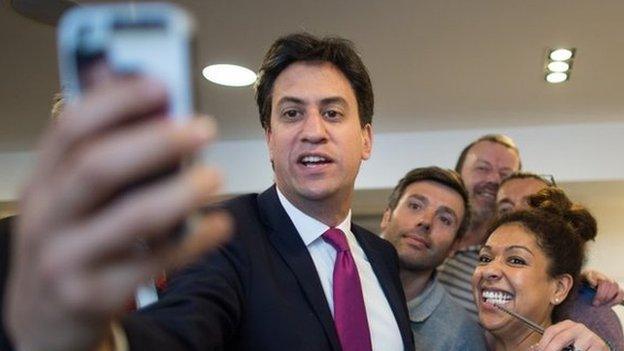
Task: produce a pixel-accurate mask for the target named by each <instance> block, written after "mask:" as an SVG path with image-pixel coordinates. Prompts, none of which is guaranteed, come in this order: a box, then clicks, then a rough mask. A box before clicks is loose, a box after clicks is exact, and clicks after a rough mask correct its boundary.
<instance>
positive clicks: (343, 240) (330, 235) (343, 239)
mask: <svg viewBox="0 0 624 351" xmlns="http://www.w3.org/2000/svg"><path fill="white" fill-rule="evenodd" d="M323 240H325V241H326V242H328V243H329V244H330V245H331V246H333V247H334V249H336V251H338V252H343V251H349V244H348V243H347V236H346V235H345V234H344V233H343V232H342V230H340V229H338V228H329V229H327V231H326V232H325V233H323Z"/></svg>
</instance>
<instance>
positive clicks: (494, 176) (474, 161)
mask: <svg viewBox="0 0 624 351" xmlns="http://www.w3.org/2000/svg"><path fill="white" fill-rule="evenodd" d="M519 167H520V159H519V158H518V155H517V154H516V153H515V151H514V150H512V149H509V148H507V147H505V146H503V145H501V144H498V143H493V142H491V141H481V142H478V143H476V144H475V145H473V146H472V148H470V150H469V151H468V153H467V154H466V159H465V160H464V164H463V166H462V169H461V176H462V178H463V180H464V183H465V184H466V189H468V194H469V195H470V201H471V204H472V208H473V211H474V212H475V217H476V218H477V219H481V220H487V219H489V218H491V217H492V216H493V215H494V213H495V209H496V193H497V191H498V186H499V185H500V182H501V180H502V179H503V178H505V177H507V176H508V175H510V174H511V173H513V172H515V171H517V170H518V169H519Z"/></svg>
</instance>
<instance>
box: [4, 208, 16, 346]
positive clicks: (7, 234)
mask: <svg viewBox="0 0 624 351" xmlns="http://www.w3.org/2000/svg"><path fill="white" fill-rule="evenodd" d="M14 218H15V217H5V218H2V219H0V316H3V315H4V291H5V288H6V281H7V277H8V275H9V252H10V251H9V248H10V240H11V226H12V224H13V219H14ZM0 350H11V346H10V343H9V338H8V337H7V334H6V329H5V326H4V318H0Z"/></svg>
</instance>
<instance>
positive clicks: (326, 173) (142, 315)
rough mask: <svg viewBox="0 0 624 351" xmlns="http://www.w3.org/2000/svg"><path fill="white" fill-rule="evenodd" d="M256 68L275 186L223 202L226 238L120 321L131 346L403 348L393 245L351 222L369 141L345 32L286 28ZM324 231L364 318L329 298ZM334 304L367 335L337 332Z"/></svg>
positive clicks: (330, 260)
mask: <svg viewBox="0 0 624 351" xmlns="http://www.w3.org/2000/svg"><path fill="white" fill-rule="evenodd" d="M260 77H261V78H260V80H259V82H258V90H257V100H258V106H259V109H260V114H261V122H262V125H263V127H264V129H265V132H266V138H267V142H268V145H269V151H270V155H271V161H272V164H273V168H274V171H275V180H276V185H275V186H273V187H271V188H270V189H269V190H267V191H265V192H264V193H262V194H260V195H248V196H243V197H239V198H236V199H234V200H232V201H229V202H227V203H226V204H225V208H227V209H228V210H230V212H231V213H232V214H233V217H234V222H235V223H236V233H235V235H234V238H233V240H232V241H231V242H230V243H229V244H227V245H226V246H224V247H223V248H221V249H220V250H219V251H218V252H217V253H216V254H211V255H208V256H206V257H204V259H203V260H202V261H201V262H200V263H198V264H195V265H193V266H191V267H190V268H188V269H186V271H185V272H184V273H182V274H180V275H179V276H177V277H176V278H174V279H173V281H172V282H171V288H170V291H169V292H168V293H167V294H166V295H165V298H164V299H163V300H161V301H160V302H158V303H157V304H155V305H153V306H151V307H148V308H147V309H145V310H144V311H142V312H139V313H138V314H137V315H133V316H130V317H128V318H126V319H125V320H124V322H123V328H124V330H125V332H126V335H127V336H128V339H129V345H130V348H131V349H152V348H158V347H163V348H164V349H168V350H174V349H189V350H190V349H192V350H204V349H222V348H225V349H235V350H252V349H253V350H319V351H320V350H341V349H344V350H366V349H368V350H370V349H375V350H403V349H410V348H411V347H410V345H411V338H410V336H409V335H410V329H409V321H408V318H407V313H406V309H405V302H404V295H403V292H402V289H401V287H400V281H399V280H398V262H397V256H396V252H395V251H394V249H393V248H392V246H391V245H390V244H389V243H387V242H385V241H384V240H382V239H380V238H378V237H377V236H375V235H373V234H372V233H370V232H367V231H366V230H364V229H363V228H360V227H358V226H356V225H353V224H351V222H350V205H351V204H350V203H351V197H352V193H353V185H354V181H355V177H356V175H357V172H358V170H359V166H360V163H361V161H362V160H364V159H367V158H368V157H369V155H370V152H371V145H372V132H371V126H370V123H371V118H372V110H373V97H372V88H371V86H370V80H369V78H368V75H367V73H366V70H365V68H364V65H363V64H362V63H361V61H360V60H359V58H358V57H357V54H356V53H355V51H353V49H352V48H351V45H350V44H349V43H348V42H346V41H343V40H340V39H324V40H319V39H317V38H314V37H312V36H310V35H305V34H300V35H291V36H287V37H284V38H282V39H280V40H278V41H277V42H276V43H275V44H274V45H273V47H272V48H271V49H270V50H269V52H268V54H267V56H266V57H265V60H264V64H263V65H262V67H261V70H260ZM331 228H339V229H340V230H341V232H342V233H343V234H342V235H343V236H345V237H346V241H347V242H348V245H349V247H350V252H351V253H352V258H353V260H354V262H355V267H356V269H357V274H358V275H359V280H360V287H358V290H359V291H353V292H351V294H352V295H351V296H350V297H349V299H350V300H351V299H356V297H357V296H356V295H357V294H360V296H362V294H363V296H365V297H366V298H365V299H363V303H364V304H363V306H360V307H362V308H364V310H365V311H364V312H365V313H364V315H363V316H358V314H357V312H354V309H356V308H357V307H358V306H346V307H343V306H339V304H345V301H339V297H338V296H337V294H339V292H338V291H337V290H336V285H335V284H336V280H335V279H336V278H337V277H336V270H337V269H338V268H336V266H335V265H336V263H337V260H336V256H337V253H336V249H334V247H333V246H332V245H331V244H330V243H328V242H326V240H324V237H323V236H324V235H323V234H324V233H326V232H327V231H328V230H330V229H331ZM332 283H333V284H332ZM346 302H350V301H346ZM340 308H348V309H350V311H352V312H351V315H350V316H347V317H348V318H349V320H347V321H346V323H349V324H357V323H358V321H357V318H359V317H363V318H364V319H365V320H364V324H366V325H367V326H366V330H365V333H364V334H361V335H359V336H358V338H369V339H370V340H369V341H368V343H367V344H363V345H362V344H354V343H355V342H356V340H353V339H350V338H352V336H350V335H345V333H347V334H348V333H355V332H356V331H353V330H346V331H345V330H344V326H341V325H340V323H345V321H341V320H339V318H338V316H337V313H338V311H339V310H340ZM341 328H343V329H341ZM401 332H402V333H401ZM357 341H358V342H359V340H357ZM341 346H342V347H341Z"/></svg>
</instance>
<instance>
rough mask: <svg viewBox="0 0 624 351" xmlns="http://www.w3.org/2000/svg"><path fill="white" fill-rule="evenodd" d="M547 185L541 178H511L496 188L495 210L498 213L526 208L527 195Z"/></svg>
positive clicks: (527, 204)
mask: <svg viewBox="0 0 624 351" xmlns="http://www.w3.org/2000/svg"><path fill="white" fill-rule="evenodd" d="M545 187H547V185H546V183H545V182H544V181H542V180H539V179H535V178H523V179H519V178H517V179H512V180H509V181H507V182H505V184H503V185H502V186H501V187H500V189H498V194H497V196H496V210H497V212H498V214H505V213H508V212H513V211H519V210H526V209H528V208H529V201H528V200H529V196H531V195H533V194H535V193H537V192H539V191H540V190H542V189H544V188H545Z"/></svg>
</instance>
